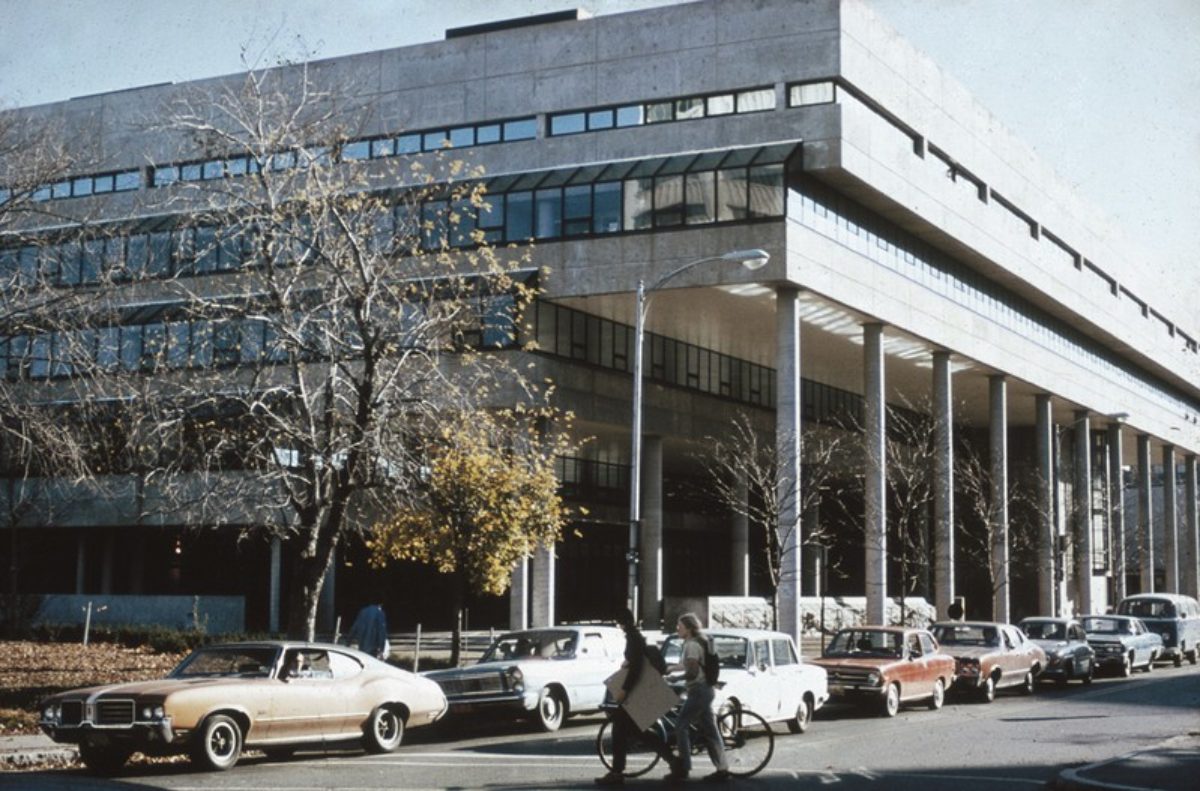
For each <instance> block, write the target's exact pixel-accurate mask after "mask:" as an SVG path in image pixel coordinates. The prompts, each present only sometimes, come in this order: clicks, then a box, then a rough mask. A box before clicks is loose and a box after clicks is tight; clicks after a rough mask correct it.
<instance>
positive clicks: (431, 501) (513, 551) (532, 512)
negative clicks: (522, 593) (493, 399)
mask: <svg viewBox="0 0 1200 791" xmlns="http://www.w3.org/2000/svg"><path fill="white" fill-rule="evenodd" d="M570 422H571V418H570V415H564V414H555V413H553V411H552V410H549V409H539V410H533V411H529V410H490V411H489V410H482V409H471V410H469V411H466V412H464V413H462V414H459V415H456V416H455V419H453V420H442V421H439V424H438V425H437V427H436V428H435V429H434V431H433V433H432V435H431V436H429V437H427V438H426V440H425V442H424V454H423V455H424V460H425V467H424V474H423V478H424V482H423V485H422V486H420V487H418V488H417V489H416V490H415V491H413V493H412V494H413V496H412V498H411V501H410V502H409V504H408V505H407V506H406V507H403V508H402V509H400V510H399V511H398V512H396V513H394V514H392V515H391V516H390V517H389V518H387V519H385V520H384V521H383V522H382V523H381V524H379V525H377V526H376V528H375V531H374V533H373V536H372V538H371V539H370V541H369V542H368V544H369V546H370V549H371V552H372V562H373V563H374V564H375V565H376V566H383V565H386V564H387V563H388V562H389V561H392V560H411V561H416V562H419V563H424V564H427V565H430V566H433V567H435V568H436V569H437V570H438V571H439V572H441V573H443V574H449V575H452V576H453V578H454V585H453V591H454V592H453V595H452V599H451V604H452V607H453V611H454V616H455V617H454V640H453V647H452V648H451V655H450V662H451V664H453V665H457V664H458V660H459V643H460V638H461V629H462V622H461V618H460V617H459V616H460V615H461V613H462V610H463V605H464V603H465V601H466V596H467V593H468V591H476V592H480V593H488V594H493V595H499V594H501V593H504V591H505V590H507V589H508V585H509V582H510V576H511V573H512V569H513V566H514V565H515V564H516V563H517V562H518V561H519V560H520V559H521V558H523V557H526V556H528V555H530V554H531V553H533V552H534V551H535V550H536V549H537V548H538V547H551V546H553V545H554V543H555V542H556V541H557V540H558V538H559V534H560V533H561V531H562V527H563V525H564V524H565V523H566V521H567V519H568V516H569V513H568V508H567V507H566V506H565V505H564V503H563V501H562V498H561V496H560V495H559V482H558V476H557V475H556V471H555V465H556V459H557V458H558V457H559V456H564V455H570V452H571V451H572V440H571V439H570V434H569V427H570Z"/></svg>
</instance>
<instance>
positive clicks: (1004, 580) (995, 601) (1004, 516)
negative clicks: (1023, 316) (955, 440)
mask: <svg viewBox="0 0 1200 791" xmlns="http://www.w3.org/2000/svg"><path fill="white" fill-rule="evenodd" d="M988 405H989V408H990V413H989V418H988V429H989V432H988V433H989V437H988V454H989V472H990V475H989V477H990V479H991V492H990V497H991V501H992V507H991V509H990V511H991V518H990V520H989V521H990V524H989V525H988V533H989V537H990V540H991V546H992V618H994V619H995V620H997V621H1001V622H1004V623H1007V622H1008V621H1009V620H1011V613H1010V612H1009V596H1008V383H1007V381H1006V380H1005V378H1004V375H1003V374H996V375H993V376H989V377H988Z"/></svg>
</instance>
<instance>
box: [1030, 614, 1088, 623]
mask: <svg viewBox="0 0 1200 791" xmlns="http://www.w3.org/2000/svg"><path fill="white" fill-rule="evenodd" d="M1077 620H1078V619H1077V618H1063V617H1061V616H1057V615H1031V616H1029V617H1028V618H1022V619H1021V623H1074V622H1075V621H1077Z"/></svg>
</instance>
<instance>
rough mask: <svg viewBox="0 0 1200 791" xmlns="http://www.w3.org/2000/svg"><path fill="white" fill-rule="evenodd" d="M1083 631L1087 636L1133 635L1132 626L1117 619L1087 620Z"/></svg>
mask: <svg viewBox="0 0 1200 791" xmlns="http://www.w3.org/2000/svg"><path fill="white" fill-rule="evenodd" d="M1083 630H1084V631H1085V632H1087V633H1088V634H1133V624H1131V623H1130V622H1129V621H1124V620H1121V619H1119V618H1087V619H1085V620H1084V622H1083Z"/></svg>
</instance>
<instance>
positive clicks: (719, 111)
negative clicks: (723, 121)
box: [708, 93, 733, 115]
mask: <svg viewBox="0 0 1200 791" xmlns="http://www.w3.org/2000/svg"><path fill="white" fill-rule="evenodd" d="M732 112H733V94H732V93H723V94H721V95H720V96H710V97H708V114H709V115H729V114H730V113H732Z"/></svg>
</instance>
